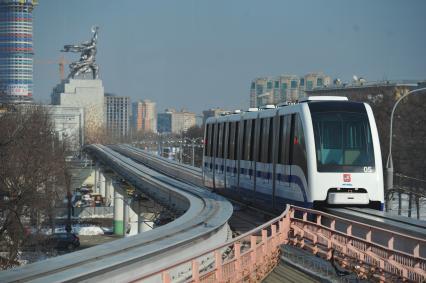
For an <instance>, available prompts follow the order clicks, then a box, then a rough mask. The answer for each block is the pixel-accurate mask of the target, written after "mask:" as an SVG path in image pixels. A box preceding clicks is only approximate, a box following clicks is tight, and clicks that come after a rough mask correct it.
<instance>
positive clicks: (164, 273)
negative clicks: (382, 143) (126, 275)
mask: <svg viewBox="0 0 426 283" xmlns="http://www.w3.org/2000/svg"><path fill="white" fill-rule="evenodd" d="M282 244H290V245H295V246H299V247H302V248H304V249H306V250H309V251H311V252H312V253H313V254H316V255H318V256H320V257H323V258H325V259H327V260H332V261H334V262H335V263H337V264H339V265H341V266H342V267H344V268H346V269H350V270H352V271H353V272H354V273H356V274H357V275H358V277H359V278H360V279H367V280H374V281H381V282H384V281H391V282H394V281H395V282H396V281H398V282H399V281H407V280H408V281H414V282H424V281H425V280H426V258H425V253H426V250H425V249H426V240H425V239H422V238H416V237H411V236H407V235H404V234H400V233H397V232H394V231H390V230H386V229H383V228H378V227H372V226H369V225H366V224H364V223H360V222H356V221H350V220H348V219H345V218H341V217H338V216H335V215H332V214H328V213H325V212H320V211H316V210H311V209H305V208H301V207H296V206H287V209H286V210H285V211H284V212H283V213H282V214H281V215H280V216H279V217H277V218H275V219H272V220H271V221H269V222H267V223H265V224H264V225H262V226H260V227H258V228H256V229H254V230H252V231H250V232H248V233H246V234H243V235H241V236H239V237H238V238H235V239H232V240H231V241H229V242H227V243H225V244H221V245H218V246H216V247H214V248H212V249H210V250H208V251H205V252H202V253H198V254H195V255H194V256H192V257H189V258H187V259H185V260H180V261H176V262H174V263H172V264H170V265H169V266H168V267H167V268H163V269H161V268H159V269H156V270H153V271H152V272H151V273H150V274H149V275H147V276H146V277H142V278H139V280H144V279H146V278H148V276H154V275H157V276H160V275H161V278H162V282H164V283H169V282H173V281H174V280H175V278H173V277H171V276H170V270H173V269H174V268H176V267H178V266H181V265H186V266H191V267H190V269H189V270H188V277H187V278H185V280H186V281H185V282H241V281H247V282H258V281H260V280H262V279H263V278H264V277H265V276H266V275H267V274H268V273H269V272H270V271H271V270H272V269H273V268H274V267H275V265H276V264H277V262H278V261H279V257H280V255H279V247H280V245H282ZM205 256H210V257H212V258H214V259H215V260H214V263H213V264H210V265H207V266H205V265H202V264H200V261H199V259H200V258H202V257H205Z"/></svg>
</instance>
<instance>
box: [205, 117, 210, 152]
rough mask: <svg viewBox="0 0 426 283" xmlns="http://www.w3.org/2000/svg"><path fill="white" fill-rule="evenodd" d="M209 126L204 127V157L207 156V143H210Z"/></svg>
mask: <svg viewBox="0 0 426 283" xmlns="http://www.w3.org/2000/svg"><path fill="white" fill-rule="evenodd" d="M209 134H210V124H207V125H206V138H205V141H204V155H205V156H209V143H210V136H209Z"/></svg>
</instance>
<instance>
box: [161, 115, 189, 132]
mask: <svg viewBox="0 0 426 283" xmlns="http://www.w3.org/2000/svg"><path fill="white" fill-rule="evenodd" d="M195 125H196V115H195V113H192V112H188V111H184V110H182V111H180V112H177V111H175V110H174V109H166V111H165V113H160V114H158V132H159V133H173V134H182V133H184V132H186V131H187V130H188V129H189V128H191V127H193V126H195Z"/></svg>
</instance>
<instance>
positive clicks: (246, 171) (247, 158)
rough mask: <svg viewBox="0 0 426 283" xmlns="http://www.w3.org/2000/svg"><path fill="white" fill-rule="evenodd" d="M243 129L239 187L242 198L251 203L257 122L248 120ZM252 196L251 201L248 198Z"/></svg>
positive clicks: (244, 122)
mask: <svg viewBox="0 0 426 283" xmlns="http://www.w3.org/2000/svg"><path fill="white" fill-rule="evenodd" d="M241 127H243V133H242V134H241V137H242V138H241V143H240V144H241V151H240V152H241V155H240V160H239V163H240V173H239V183H238V186H239V188H240V191H241V194H240V196H241V198H242V199H243V200H246V201H250V199H251V194H252V192H253V184H254V159H253V148H254V129H255V120H254V119H246V120H242V122H241ZM247 196H250V199H248V198H247Z"/></svg>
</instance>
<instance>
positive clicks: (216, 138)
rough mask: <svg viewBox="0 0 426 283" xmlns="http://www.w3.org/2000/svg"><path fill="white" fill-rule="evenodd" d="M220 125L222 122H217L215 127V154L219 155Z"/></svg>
mask: <svg viewBox="0 0 426 283" xmlns="http://www.w3.org/2000/svg"><path fill="white" fill-rule="evenodd" d="M219 126H220V124H216V125H215V126H214V127H215V136H214V147H213V149H214V156H215V157H218V156H219V155H218V151H219V148H218V147H219Z"/></svg>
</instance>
